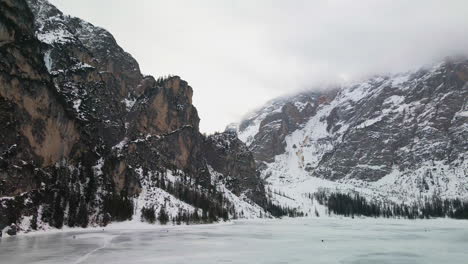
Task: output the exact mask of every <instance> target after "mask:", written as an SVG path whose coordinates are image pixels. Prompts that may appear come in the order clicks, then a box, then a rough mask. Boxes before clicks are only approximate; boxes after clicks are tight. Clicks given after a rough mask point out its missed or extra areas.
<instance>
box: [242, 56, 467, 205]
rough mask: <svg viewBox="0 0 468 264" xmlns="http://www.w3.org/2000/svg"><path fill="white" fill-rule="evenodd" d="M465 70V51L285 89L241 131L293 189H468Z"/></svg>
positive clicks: (282, 184)
mask: <svg viewBox="0 0 468 264" xmlns="http://www.w3.org/2000/svg"><path fill="white" fill-rule="evenodd" d="M467 76H468V61H467V60H466V59H465V58H457V59H448V60H446V61H445V62H443V63H440V64H437V65H434V66H431V67H428V68H423V69H421V70H418V71H414V72H407V73H402V74H396V75H390V76H378V77H374V78H370V79H369V80H366V81H363V82H359V83H354V84H350V85H346V86H344V87H341V88H338V87H337V88H336V89H332V90H331V91H334V92H326V93H325V92H306V93H301V94H298V95H295V96H290V97H287V98H280V99H277V100H273V101H272V102H270V103H268V104H267V105H266V106H264V107H263V108H261V109H259V110H258V111H256V112H254V113H253V114H251V115H250V117H248V118H246V119H245V120H243V121H242V122H241V123H240V125H239V126H238V128H237V130H238V133H239V138H240V139H242V140H243V141H244V142H246V143H247V145H248V146H249V148H250V149H251V150H252V151H253V153H254V155H255V159H256V160H257V163H259V165H260V168H261V171H262V172H261V173H262V176H263V177H264V178H265V179H266V180H267V181H268V182H269V183H270V184H271V188H277V189H281V190H282V191H284V192H286V193H287V195H290V196H291V197H296V196H299V197H300V196H301V194H304V193H306V194H307V193H311V192H314V191H316V190H317V188H321V187H323V188H332V189H342V190H345V191H357V192H359V193H361V194H363V195H365V196H370V197H373V198H378V199H394V200H396V201H412V200H419V199H423V198H424V197H426V196H432V195H437V196H440V197H445V198H466V197H468V178H467V175H468V163H467V160H468V159H467V158H468V157H467V155H468V141H467V140H466V139H467V138H468V127H467V124H468V86H467V81H468V79H467ZM329 91H330V90H329ZM291 123H292V124H293V125H292V126H291V125H290V124H291ZM299 185H301V186H302V187H303V188H302V187H301V188H299V187H297V186H299ZM288 186H289V187H288ZM298 199H300V198H298Z"/></svg>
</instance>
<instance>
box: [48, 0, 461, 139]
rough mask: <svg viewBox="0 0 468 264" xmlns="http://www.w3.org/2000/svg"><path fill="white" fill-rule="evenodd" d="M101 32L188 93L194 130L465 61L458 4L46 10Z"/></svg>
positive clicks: (68, 2) (152, 3)
mask: <svg viewBox="0 0 468 264" xmlns="http://www.w3.org/2000/svg"><path fill="white" fill-rule="evenodd" d="M50 1H51V2H52V3H54V4H55V5H57V7H59V8H60V9H61V10H62V11H64V13H66V14H70V15H73V16H77V17H80V18H83V19H85V20H87V21H89V22H91V23H93V24H94V25H97V26H101V27H104V28H106V29H107V30H109V31H110V32H111V33H112V34H113V35H114V37H115V38H116V39H117V42H118V43H119V44H120V45H121V46H122V47H123V48H124V49H125V50H126V51H128V52H129V53H131V54H132V55H133V56H134V57H135V58H136V59H137V60H138V62H139V64H140V68H141V70H142V72H143V73H144V74H149V75H153V76H155V77H158V76H161V75H167V74H175V75H179V76H181V77H182V78H183V79H185V80H187V81H188V82H189V84H190V85H191V86H192V87H193V89H194V104H195V106H196V107H197V109H198V111H199V115H200V118H201V123H200V126H201V130H202V131H205V132H213V131H222V130H224V127H225V126H226V125H227V124H228V123H230V122H235V121H238V120H239V119H240V118H241V117H242V116H243V115H244V114H245V113H246V112H247V111H249V110H251V109H252V108H255V107H258V106H260V105H262V104H263V103H265V102H266V101H267V100H269V99H272V98H274V97H277V96H280V95H284V94H288V93H292V92H294V91H297V90H300V89H308V88H312V87H314V86H316V85H317V84H320V83H323V82H328V81H340V80H343V79H344V80H350V79H354V78H357V77H361V76H362V75H366V74H374V73H383V72H395V71H406V70H409V69H412V68H415V67H417V66H420V65H424V64H428V63H431V62H433V61H437V60H441V59H443V58H444V57H446V56H449V55H455V54H467V53H468V16H467V15H468V1H467V0H437V1H436V0H411V1H409V0H380V1H378V0H359V1H357V0H328V1H326V0H315V1H312V0H297V1H291V0H288V1H286V0H284V1H280V0H269V1H268V0H254V1H251V0H242V1H241V0H239V1H234V0H224V1H223V0H200V1H193V0H186V1H182V0H164V1H163V0H99V1H96V0H79V1H76V0H50Z"/></svg>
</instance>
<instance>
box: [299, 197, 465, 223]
mask: <svg viewBox="0 0 468 264" xmlns="http://www.w3.org/2000/svg"><path fill="white" fill-rule="evenodd" d="M308 197H309V198H310V199H312V200H313V199H315V200H317V202H318V203H319V204H321V205H325V206H326V207H327V209H328V213H329V214H332V213H333V214H336V215H343V216H348V217H354V216H368V217H387V218H394V217H403V218H408V219H417V218H432V217H450V218H456V219H468V201H462V200H460V199H458V198H457V199H442V198H440V197H439V196H437V195H433V196H431V197H425V198H424V200H422V201H418V202H413V203H411V204H405V203H395V202H391V201H386V202H382V201H367V199H365V198H364V197H362V196H360V195H359V194H358V193H354V194H353V193H351V194H350V193H339V192H331V193H327V192H325V191H319V192H316V193H314V194H308Z"/></svg>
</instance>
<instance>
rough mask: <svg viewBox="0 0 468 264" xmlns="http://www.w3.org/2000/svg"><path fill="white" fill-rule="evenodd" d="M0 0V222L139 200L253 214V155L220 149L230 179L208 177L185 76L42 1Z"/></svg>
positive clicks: (99, 215)
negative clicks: (157, 70)
mask: <svg viewBox="0 0 468 264" xmlns="http://www.w3.org/2000/svg"><path fill="white" fill-rule="evenodd" d="M0 7H1V8H0V122H1V124H2V125H3V126H2V127H1V128H0V130H1V133H0V139H1V140H0V229H2V228H3V227H5V226H8V225H10V224H12V223H17V224H18V223H20V222H21V223H22V224H23V225H22V226H19V230H20V231H24V230H27V229H40V228H42V227H44V226H47V225H50V226H54V227H58V228H60V227H62V226H63V225H68V226H87V225H88V224H91V225H105V224H107V223H108V222H109V221H120V220H127V219H130V218H132V217H136V218H139V217H140V212H141V209H142V208H144V207H145V208H149V207H153V208H154V209H155V211H156V212H158V211H159V210H160V209H161V208H165V210H166V211H168V212H170V214H171V215H169V217H170V218H172V217H175V216H176V215H178V214H187V215H188V214H193V213H194V212H195V211H197V210H200V212H199V214H200V216H201V215H202V213H203V212H202V211H204V213H208V211H209V214H210V217H211V218H213V217H216V216H218V217H223V218H225V217H226V216H227V217H233V216H238V213H237V211H239V210H241V209H242V210H244V209H249V208H250V209H251V210H250V212H251V214H250V216H251V217H255V216H256V215H257V213H258V214H260V211H262V210H263V209H261V208H260V207H259V206H258V205H255V203H254V202H252V201H251V199H256V200H258V201H260V202H262V201H263V200H262V198H261V197H264V196H265V193H264V188H263V182H262V181H261V180H260V178H259V176H258V173H257V171H256V167H255V166H252V164H254V161H253V158H252V156H249V155H247V154H245V155H246V156H245V157H244V158H243V159H242V160H240V161H237V160H235V159H233V158H230V157H225V162H228V163H229V166H231V167H233V168H239V169H237V170H235V171H232V172H229V177H232V178H233V179H236V184H228V183H225V182H221V180H218V177H216V179H215V177H214V176H213V175H212V174H213V173H215V172H214V171H213V170H211V168H212V167H216V168H221V167H222V164H220V163H221V162H223V160H216V161H213V160H212V159H211V158H210V157H208V156H207V154H206V152H205V151H206V149H207V148H209V146H211V145H210V144H211V142H210V141H209V140H208V139H207V138H206V137H205V136H203V135H202V134H201V133H200V132H199V122H200V119H199V117H198V114H197V110H196V108H195V107H194V106H193V105H192V95H193V90H192V88H191V87H190V86H189V85H188V83H187V82H186V81H184V80H182V79H181V78H180V77H178V76H171V77H166V78H159V79H155V78H154V77H152V76H143V75H142V74H141V72H140V70H139V66H138V63H137V62H136V60H135V59H134V58H133V57H132V56H131V55H130V54H128V53H127V52H125V51H124V50H123V49H122V48H121V47H120V46H118V44H117V42H116V40H115V39H114V38H113V36H112V35H111V34H110V33H109V32H107V31H106V30H105V29H102V28H99V27H96V26H94V25H92V24H90V23H88V22H85V21H83V20H81V19H79V18H74V17H70V16H67V15H64V14H63V13H62V12H61V11H60V10H58V9H57V8H55V7H54V6H53V5H51V4H50V3H49V2H47V1H46V0H27V1H24V0H18V1H17V0H15V1H10V0H0ZM232 140H234V139H232ZM236 144H238V145H239V146H240V145H242V144H243V143H242V142H240V141H239V142H237V143H236ZM244 150H245V146H244V148H241V147H239V148H236V149H233V150H231V155H234V156H235V155H236V153H235V152H236V151H240V152H242V155H244V153H243V151H244ZM239 155H241V154H239ZM211 163H212V164H215V163H216V164H215V165H210V164H211ZM237 163H239V164H237ZM244 163H245V164H248V166H244ZM217 166H221V167H217ZM226 166H227V165H226ZM220 170H221V169H220ZM220 173H227V171H226V170H224V169H223V170H221V171H217V172H216V175H217V176H219V174H220ZM244 187H245V189H243V188H244ZM222 191H224V192H225V193H218V192H222ZM226 193H228V194H229V197H226V198H224V197H223V195H226ZM233 193H234V194H233ZM231 194H232V195H231ZM235 194H237V195H241V194H245V195H244V196H243V198H241V197H237V196H236V195H235ZM236 197H237V198H236ZM233 199H234V200H235V201H234V200H233ZM241 200H242V201H243V202H245V203H246V204H248V203H251V204H252V205H248V206H247V207H245V206H243V207H242V208H241V209H239V208H240V207H239V205H238V203H239V201H241ZM236 201H237V202H236ZM24 219H28V221H23V220H24ZM25 223H26V224H25Z"/></svg>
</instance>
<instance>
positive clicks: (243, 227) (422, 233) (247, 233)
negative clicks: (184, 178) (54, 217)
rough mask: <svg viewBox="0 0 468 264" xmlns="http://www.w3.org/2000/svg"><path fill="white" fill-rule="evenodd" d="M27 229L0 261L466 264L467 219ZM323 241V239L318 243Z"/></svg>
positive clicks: (3, 244) (1, 243)
mask: <svg viewBox="0 0 468 264" xmlns="http://www.w3.org/2000/svg"><path fill="white" fill-rule="evenodd" d="M128 226H129V224H128V223H127V224H121V225H114V226H111V227H109V228H106V230H105V231H102V230H99V231H98V230H92V231H68V232H57V233H52V234H45V233H43V234H32V235H24V236H19V237H7V238H2V239H0V263H8V264H15V263H100V264H114V263H161V264H171V263H191V264H194V263H200V264H208V263H308V264H309V263H425V264H427V263H447V264H448V263H467V260H468V221H456V220H444V219H438V220H416V221H409V220H387V219H377V220H376V219H325V218H323V219H287V220H268V221H238V222H235V223H233V224H225V225H200V226H176V227H168V228H164V227H150V228H148V229H141V225H139V229H135V230H130V229H128V228H127V227H128ZM322 240H323V242H322Z"/></svg>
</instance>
